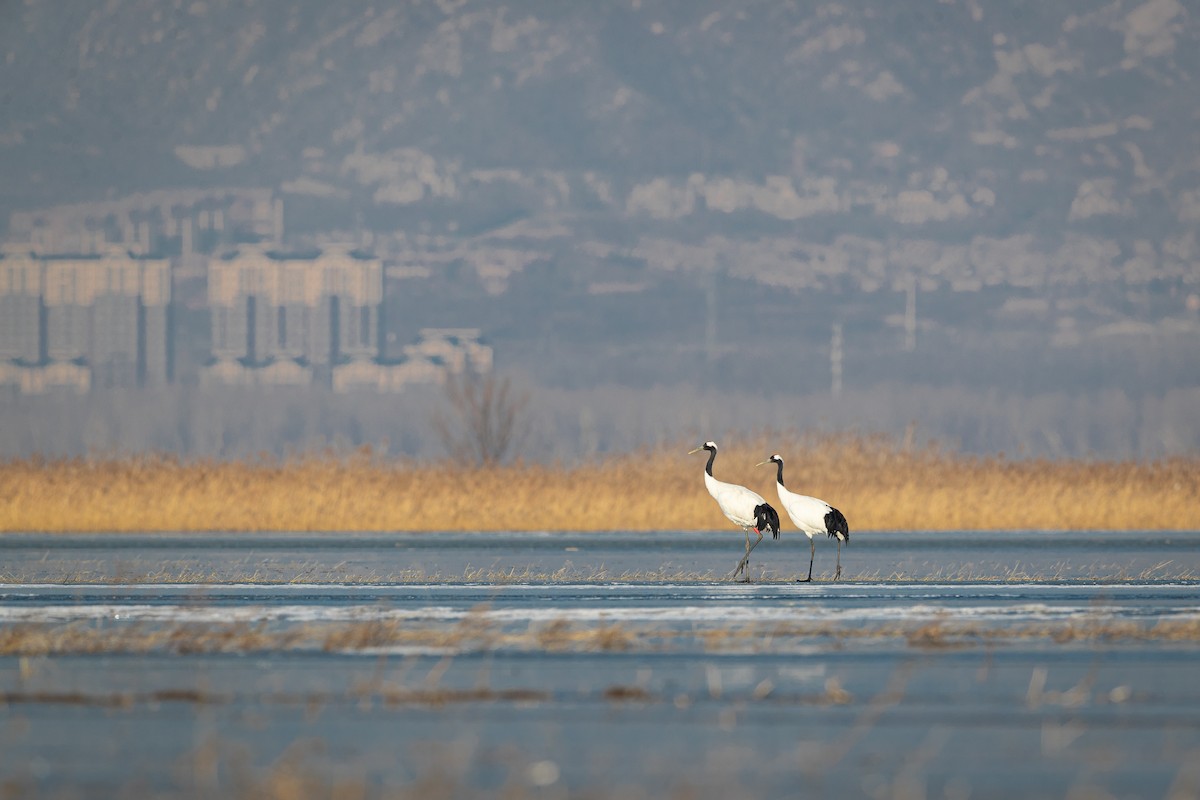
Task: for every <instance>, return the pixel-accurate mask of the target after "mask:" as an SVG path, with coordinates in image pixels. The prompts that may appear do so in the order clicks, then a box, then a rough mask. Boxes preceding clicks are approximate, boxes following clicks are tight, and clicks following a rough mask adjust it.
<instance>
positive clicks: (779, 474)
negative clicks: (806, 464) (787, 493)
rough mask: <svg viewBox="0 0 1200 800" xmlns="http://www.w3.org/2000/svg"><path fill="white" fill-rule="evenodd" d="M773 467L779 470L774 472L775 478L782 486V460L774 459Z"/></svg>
mask: <svg viewBox="0 0 1200 800" xmlns="http://www.w3.org/2000/svg"><path fill="white" fill-rule="evenodd" d="M775 468H776V469H777V470H779V471H778V472H777V473H776V474H775V480H777V481H779V485H780V486H783V462H782V461H776V462H775Z"/></svg>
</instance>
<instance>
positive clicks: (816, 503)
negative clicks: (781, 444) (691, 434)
mask: <svg viewBox="0 0 1200 800" xmlns="http://www.w3.org/2000/svg"><path fill="white" fill-rule="evenodd" d="M701 450H707V451H708V464H707V465H705V467H704V486H705V488H707V489H708V493H709V494H710V495H712V497H713V499H714V500H716V501H717V505H718V506H720V507H721V513H723V514H724V515H725V516H726V517H727V518H728V519H729V521H730V522H732V523H733V524H734V525H737V526H738V527H739V528H741V529H742V530H743V531H745V533H746V554H745V555H744V556H742V560H741V561H739V562H738V565H737V568H736V569H734V571H733V574H732V575H730V577H731V578H736V577H737V576H738V574H739V573H740V574H741V575H742V576H743V578H742V579H743V580H746V581H749V580H750V574H749V573H748V572H747V571H746V567H747V566H748V565H749V563H750V551H752V550H753V549H754V548H755V547H757V546H758V543H759V542H761V541H762V539H763V531H770V532H771V534H772V538H775V539H778V538H779V512H778V511H776V510H775V509H774V508H772V507H771V504H770V503H768V502H767V501H766V500H763V499H762V497H761V496H759V494H758V493H757V492H753V491H751V490H749V489H747V488H746V487H745V486H739V485H737V484H736V483H725V482H724V481H719V480H717V479H716V478H714V477H713V474H712V467H713V461H715V460H716V458H717V443H716V442H705V443H704V444H702V445H700V446H699V447H697V448H696V449H695V450H690V451H689V452H688V455H691V454H692V453H699V452H700V451H701ZM764 464H775V466H776V468H777V470H778V472H777V473H776V478H775V488H776V490H777V491H778V492H779V503H780V505H782V506H783V510H784V511H786V512H787V515H788V517H790V518H791V520H792V522H793V523H795V525H796V527H797V528H799V529H800V532H801V533H803V534H804V535H805V536H807V537H808V544H809V551H810V552H809V559H808V577H807V578H804V579H803V580H801V581H799V582H800V583H807V582H809V581H811V580H812V568H813V561H814V560H815V559H816V554H817V545H816V542H814V541H813V537H814V536H816V535H817V534H820V533H825V534H828V535H829V537H830V538H831V539H837V543H838V560H837V572H836V573H835V574H834V576H833V578H834V580H837V579H838V578H840V577H842V542H849V541H850V526H849V525H848V524H847V522H846V517H845V515H843V514H842V512H841V511H838V510H837V509H836V508H834V507H833V506H831V505H829V503H826V502H825V501H824V500H818V499H817V498H815V497H808V496H806V495H802V494H796V493H795V492H791V491H788V489H787V488H786V487H785V486H784V485H783V458H782V457H781V456H780V455H779V454H778V453H776V454H775V455H773V456H771V457H770V458H768V459H767V460H766V461H760V462H759V463H758V464H756V465H755V466H758V467H761V466H763V465H764ZM751 531H753V532H754V533H756V534H758V539H756V540H755V541H754V542H753V543H751V541H750V533H751Z"/></svg>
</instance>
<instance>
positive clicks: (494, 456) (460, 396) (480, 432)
mask: <svg viewBox="0 0 1200 800" xmlns="http://www.w3.org/2000/svg"><path fill="white" fill-rule="evenodd" d="M528 405H529V397H528V395H526V394H525V393H524V392H518V391H517V390H516V389H514V388H513V386H512V382H511V381H510V380H509V379H508V378H497V377H496V376H495V374H493V373H488V374H486V375H480V374H479V373H477V372H472V371H469V370H468V371H466V372H463V373H461V374H458V375H453V374H451V375H450V376H449V377H447V378H446V384H445V404H444V405H443V406H442V407H441V408H439V409H438V410H437V411H435V412H434V414H433V417H432V420H431V423H432V425H433V429H434V432H435V433H437V436H438V438H439V439H440V440H441V442H442V446H443V447H445V448H446V452H448V453H449V454H450V455H451V457H453V458H455V459H458V460H462V461H471V462H474V463H476V464H480V465H483V466H492V465H494V464H499V463H500V462H502V461H503V460H504V459H505V458H506V457H507V456H509V455H510V454H511V452H512V451H513V449H514V448H516V447H517V446H518V444H519V442H520V440H521V439H522V438H523V436H524V433H525V422H524V419H523V414H524V412H525V409H526V407H527V406H528Z"/></svg>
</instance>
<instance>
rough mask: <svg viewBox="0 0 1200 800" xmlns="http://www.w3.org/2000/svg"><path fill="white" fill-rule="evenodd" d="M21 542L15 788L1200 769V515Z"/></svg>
mask: <svg viewBox="0 0 1200 800" xmlns="http://www.w3.org/2000/svg"><path fill="white" fill-rule="evenodd" d="M740 547H741V538H740V535H739V534H737V533H731V534H682V533H654V534H631V533H606V534H541V535H539V534H442V535H439V534H424V535H409V534H396V535H375V534H373V535H366V536H364V535H355V534H344V535H343V534H324V535H288V536H259V535H253V536H247V535H221V536H212V535H209V536H199V537H184V536H175V535H165V536H164V535H158V536H97V537H74V536H73V537H59V536H34V535H28V536H10V537H4V538H3V539H0V580H2V581H3V582H4V583H3V585H0V640H3V641H5V642H7V643H8V644H7V645H6V647H5V649H4V651H3V652H4V653H6V655H3V656H0V692H2V693H3V697H2V700H3V703H2V704H0V738H2V741H3V747H4V751H3V752H4V758H3V759H0V784H2V785H4V786H6V787H11V788H13V789H14V790H15V791H17V792H18V793H21V794H26V795H35V796H36V795H39V794H41V795H51V796H57V795H59V794H63V793H66V794H71V793H76V794H85V795H87V796H112V795H118V796H119V795H144V794H150V793H156V794H167V795H184V796H234V797H236V796H262V795H264V794H268V793H272V792H274V793H276V794H281V793H285V792H286V791H289V787H290V790H294V791H295V792H298V793H300V794H305V795H317V794H324V795H330V794H333V793H336V792H342V791H344V792H345V793H347V794H356V793H357V794H360V795H363V796H401V797H403V796H413V797H417V796H420V797H429V796H439V795H441V796H481V797H482V796H493V795H496V794H498V793H500V792H505V793H507V794H508V795H510V796H513V797H522V796H538V797H543V796H544V797H560V796H566V795H575V794H589V795H591V796H597V797H607V796H635V797H660V796H672V795H673V794H679V795H686V796H694V797H784V796H834V795H837V796H847V797H893V796H909V797H926V796H929V797H1001V796H1004V797H1011V796H1014V795H1015V796H1020V797H1062V796H1066V795H1068V794H1071V793H1073V792H1074V793H1079V794H1080V795H1086V794H1088V793H1091V794H1095V795H1097V796H1104V795H1105V794H1107V795H1113V796H1119V797H1167V796H1178V797H1192V796H1197V794H1200V681H1196V680H1195V674H1196V664H1197V663H1200V661H1198V658H1197V657H1198V656H1200V580H1198V578H1197V574H1198V573H1200V534H1195V533H1180V534H1174V533H1173V534H1163V533H1144V532H1127V533H1103V534H1088V533H1071V534H1050V533H1046V534H1042V533H1029V534H979V533H948V534H943V533H936V534H935V533H927V534H917V535H913V534H898V533H897V534H886V533H881V534H870V533H863V534H860V535H855V536H854V538H853V539H852V541H851V544H850V545H849V546H848V547H844V548H843V552H842V564H843V568H844V570H845V573H844V576H845V578H846V580H844V581H842V582H839V583H831V582H829V581H828V578H829V576H830V574H831V571H832V563H833V559H834V552H835V551H834V548H833V547H832V543H830V542H826V541H822V542H818V545H817V547H818V550H817V569H816V574H817V575H818V577H819V578H820V580H818V582H815V583H813V584H797V583H794V582H791V579H792V578H794V577H795V576H796V575H797V574H802V573H804V572H806V571H807V566H808V564H807V559H808V543H807V541H806V540H805V539H804V538H803V537H801V536H799V535H793V536H792V537H790V538H787V532H785V538H784V539H783V540H781V541H780V542H764V543H763V544H762V545H760V546H759V548H758V549H757V550H756V551H755V553H754V558H753V559H752V566H753V572H752V574H753V575H754V576H755V577H756V582H755V583H752V584H748V585H747V584H733V583H729V582H726V581H724V580H722V576H723V575H724V574H725V573H726V572H727V571H728V570H730V569H732V567H733V566H734V564H735V563H736V561H737V558H738V556H739V549H740Z"/></svg>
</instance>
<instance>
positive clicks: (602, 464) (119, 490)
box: [0, 435, 1200, 532]
mask: <svg viewBox="0 0 1200 800" xmlns="http://www.w3.org/2000/svg"><path fill="white" fill-rule="evenodd" d="M687 449H688V448H687V447H686V446H684V445H680V446H678V447H676V448H671V449H657V450H647V451H643V452H638V453H632V454H628V455H620V456H612V457H609V458H605V459H603V460H598V461H596V462H592V463H588V464H584V465H581V466H577V467H572V468H561V467H558V466H544V465H535V464H515V465H511V466H504V467H478V468H476V467H465V468H464V467H461V466H459V465H456V464H448V463H435V464H411V463H400V462H386V461H382V460H380V459H376V458H374V457H372V455H371V454H370V453H369V451H368V452H362V453H359V454H357V455H355V456H352V457H349V458H336V457H331V456H305V457H298V458H292V459H288V460H284V461H277V460H272V459H266V458H263V459H259V460H257V461H233V462H218V461H212V460H195V461H181V460H179V459H177V458H174V457H170V456H158V455H149V456H137V457H127V458H112V459H64V460H42V459H37V458H34V459H25V460H15V461H9V462H6V463H3V464H0V532H14V531H37V532H101V531H103V532H134V531H446V530H468V531H520V530H579V531H596V530H655V529H664V528H666V529H672V530H724V529H727V528H728V525H729V524H728V522H727V521H726V520H725V519H724V518H723V517H722V516H721V514H720V512H719V511H718V510H717V508H716V505H715V504H714V503H712V501H711V500H710V499H709V497H708V496H707V494H706V493H705V490H704V487H703V484H702V482H701V474H702V470H703V461H702V459H701V458H700V457H699V456H691V457H689V456H687V455H686V451H687ZM771 452H780V453H782V454H783V455H784V457H785V459H787V465H788V466H787V479H788V487H789V488H791V489H792V490H793V491H798V492H801V493H804V494H812V495H815V496H817V497H821V498H823V499H825V500H827V501H829V502H831V503H833V504H834V505H836V506H837V507H839V508H840V509H841V510H842V511H843V512H845V514H846V515H847V517H848V518H849V520H850V526H851V530H852V531H856V530H1069V529H1077V530H1195V529H1200V503H1197V501H1196V498H1198V497H1200V457H1195V456H1191V457H1176V458H1167V459H1161V460H1157V461H1151V462H1138V461H1116V462H1102V461H1085V460H1069V461H1046V460H1028V461H1026V460H1021V461H1017V460H1010V459H1006V458H1004V457H1003V456H993V457H975V456H966V455H961V454H955V453H950V452H946V451H943V450H940V449H937V448H936V447H928V448H922V449H905V448H903V447H901V446H899V445H898V444H897V443H895V442H893V441H891V440H888V439H885V438H882V437H874V436H851V435H833V436H822V437H816V436H794V435H793V436H791V437H789V438H781V437H773V438H771V437H765V436H764V437H762V438H760V439H758V440H756V441H752V442H748V443H741V444H736V445H734V446H730V447H727V448H724V449H722V451H721V455H720V457H719V458H718V460H717V464H716V468H715V472H716V474H717V476H718V477H720V478H722V479H724V480H729V481H733V482H737V483H741V484H744V485H746V486H749V487H750V488H752V489H754V490H755V491H757V492H759V493H760V494H762V495H763V496H764V497H765V498H767V500H768V501H771V502H773V501H774V499H775V489H774V486H773V484H774V472H773V471H772V470H771V469H768V468H767V467H760V468H757V469H756V468H755V467H754V466H753V465H754V464H755V463H757V462H758V461H761V460H762V459H763V458H765V457H766V456H767V455H768V454H770V453H771ZM784 527H785V529H786V528H789V527H790V524H789V522H788V521H787V520H786V519H785V521H784Z"/></svg>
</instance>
